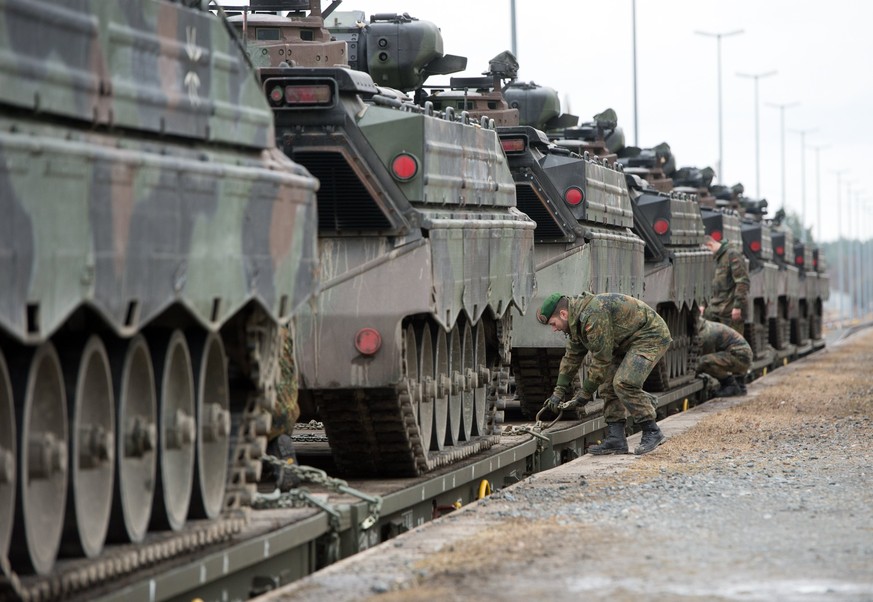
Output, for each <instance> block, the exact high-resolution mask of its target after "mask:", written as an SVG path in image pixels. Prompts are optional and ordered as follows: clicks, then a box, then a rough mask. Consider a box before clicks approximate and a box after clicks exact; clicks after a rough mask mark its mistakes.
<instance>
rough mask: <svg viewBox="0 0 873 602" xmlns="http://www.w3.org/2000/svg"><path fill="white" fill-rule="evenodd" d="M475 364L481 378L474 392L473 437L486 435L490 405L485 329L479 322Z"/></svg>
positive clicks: (475, 335)
mask: <svg viewBox="0 0 873 602" xmlns="http://www.w3.org/2000/svg"><path fill="white" fill-rule="evenodd" d="M473 350H474V353H473V362H474V364H475V366H476V371H477V373H478V376H479V382H478V385H479V386H478V387H476V388H475V389H474V390H473V435H478V436H481V435H485V434H486V433H485V413H486V410H487V405H488V383H487V382H486V379H484V378H483V376H484V372H485V370H486V369H487V368H488V357H487V351H486V349H485V328H484V325H483V323H482V322H479V323H478V324H477V325H476V326H475V328H474V329H473Z"/></svg>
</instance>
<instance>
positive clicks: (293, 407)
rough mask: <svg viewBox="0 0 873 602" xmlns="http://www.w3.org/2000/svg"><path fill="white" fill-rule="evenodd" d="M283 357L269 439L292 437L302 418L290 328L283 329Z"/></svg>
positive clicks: (280, 361)
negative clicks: (298, 421)
mask: <svg viewBox="0 0 873 602" xmlns="http://www.w3.org/2000/svg"><path fill="white" fill-rule="evenodd" d="M279 336H280V338H281V341H280V342H281V344H282V345H281V348H282V355H281V356H280V358H279V382H278V383H276V405H275V407H274V408H273V423H272V427H271V428H270V433H269V435H268V439H270V440H273V439H275V438H276V437H278V436H279V435H288V436H291V433H293V432H294V425H295V424H297V419H298V418H300V406H299V405H298V403H297V363H296V360H295V359H294V334H293V331H292V330H291V329H290V328H284V327H283V328H281V329H280V331H279Z"/></svg>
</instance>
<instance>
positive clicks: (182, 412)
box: [150, 330, 224, 531]
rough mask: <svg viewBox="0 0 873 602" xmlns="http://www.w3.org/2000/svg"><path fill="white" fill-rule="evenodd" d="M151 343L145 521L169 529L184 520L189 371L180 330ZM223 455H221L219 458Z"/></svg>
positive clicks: (189, 482) (192, 427)
mask: <svg viewBox="0 0 873 602" xmlns="http://www.w3.org/2000/svg"><path fill="white" fill-rule="evenodd" d="M154 338H155V340H154V344H153V345H152V362H153V363H154V366H155V385H156V389H157V392H158V425H159V427H158V478H157V488H156V489H155V507H154V509H153V510H152V520H151V523H150V525H151V526H152V527H154V528H157V529H165V528H167V527H169V528H170V529H172V530H174V531H178V530H180V529H181V528H182V527H183V526H184V525H185V519H186V518H187V516H188V508H189V505H190V502H191V490H192V489H193V485H194V444H195V439H196V435H197V427H196V421H195V408H194V406H195V404H194V375H193V370H192V368H191V354H190V353H189V351H188V343H187V342H186V341H185V336H184V335H183V334H182V332H181V331H179V330H174V331H173V332H172V333H171V334H170V336H169V338H167V337H165V336H160V335H157V336H155V337H154ZM222 461H224V458H222Z"/></svg>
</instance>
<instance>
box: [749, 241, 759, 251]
mask: <svg viewBox="0 0 873 602" xmlns="http://www.w3.org/2000/svg"><path fill="white" fill-rule="evenodd" d="M749 248H750V249H752V253H759V252H760V251H761V241H760V240H753V241H752V242H750V243H749Z"/></svg>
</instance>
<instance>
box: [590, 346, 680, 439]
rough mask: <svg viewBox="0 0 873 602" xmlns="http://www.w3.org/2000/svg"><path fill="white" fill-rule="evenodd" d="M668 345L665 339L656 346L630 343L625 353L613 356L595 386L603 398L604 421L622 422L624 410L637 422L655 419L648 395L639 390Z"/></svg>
mask: <svg viewBox="0 0 873 602" xmlns="http://www.w3.org/2000/svg"><path fill="white" fill-rule="evenodd" d="M668 346H669V342H668V343H667V345H663V346H661V347H660V349H659V348H654V349H653V348H652V347H651V346H646V347H645V348H644V349H634V347H633V346H632V347H631V348H630V349H629V350H628V352H627V353H626V354H625V355H623V356H618V357H616V358H615V359H614V360H613V362H612V365H611V366H610V367H609V369H608V370H607V372H606V380H605V381H604V383H603V384H602V385H600V388H599V389H598V390H597V392H598V395H600V397H601V398H602V399H603V418H604V420H606V422H624V421H625V420H627V416H628V414H630V415H631V416H633V418H634V421H635V422H636V423H637V424H639V423H640V422H646V421H649V420H654V419H655V406H654V404H653V403H652V396H651V395H650V394H648V393H646V392H645V391H643V383H645V382H646V378H648V377H649V373H650V372H651V371H652V369H653V368H654V367H655V364H657V363H658V360H660V359H661V357H662V356H663V355H664V353H665V352H666V351H667V347H668ZM640 353H644V354H645V355H641V354H640ZM650 358H654V359H650Z"/></svg>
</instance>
